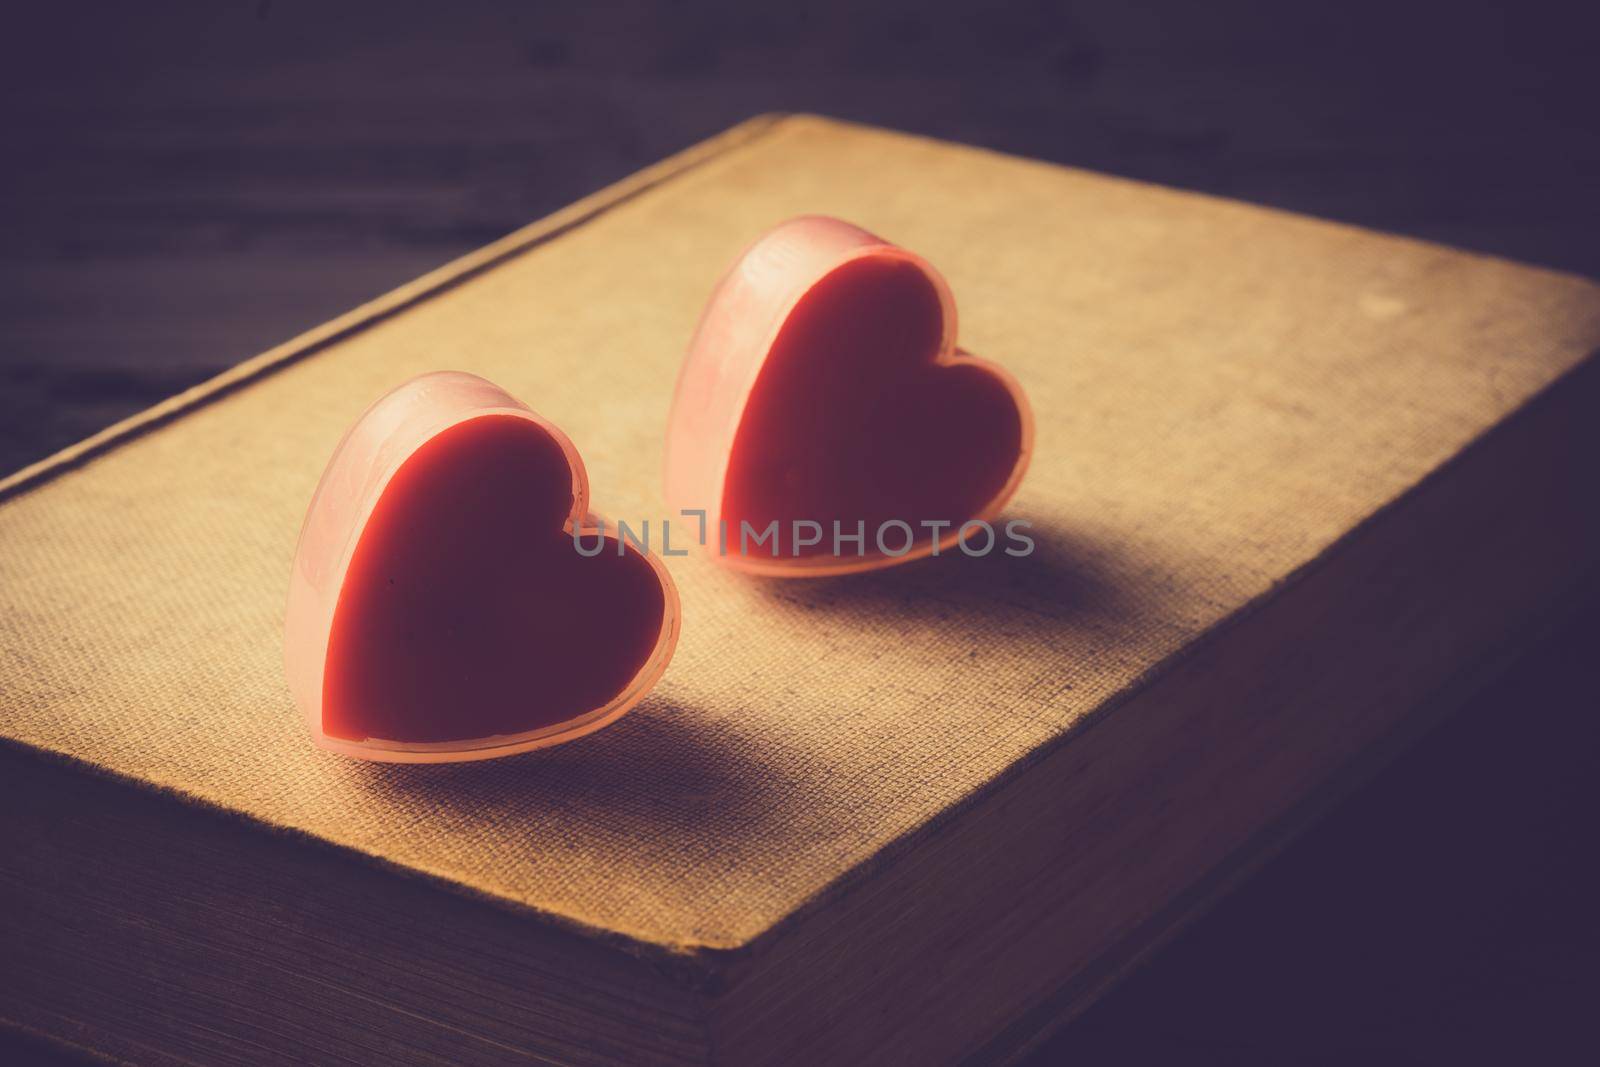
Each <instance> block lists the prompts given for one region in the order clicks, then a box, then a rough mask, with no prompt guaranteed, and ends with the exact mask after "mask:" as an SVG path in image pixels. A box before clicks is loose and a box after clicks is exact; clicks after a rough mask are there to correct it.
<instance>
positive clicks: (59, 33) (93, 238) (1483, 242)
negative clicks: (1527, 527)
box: [0, 0, 1600, 1065]
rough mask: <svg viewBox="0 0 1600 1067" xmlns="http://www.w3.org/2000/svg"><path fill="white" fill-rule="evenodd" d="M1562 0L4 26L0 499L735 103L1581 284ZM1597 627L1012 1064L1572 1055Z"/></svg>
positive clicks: (1590, 950)
mask: <svg viewBox="0 0 1600 1067" xmlns="http://www.w3.org/2000/svg"><path fill="white" fill-rule="evenodd" d="M1588 6H1589V5H1577V4H1571V5H1565V4H1563V5H1557V4H1541V3H1532V4H1528V3H1523V4H1512V3H1506V4H1499V5H1494V4H1482V3H1474V2H1465V3H1456V4H1448V5H1437V6H1428V5H1416V4H1404V3H1393V2H1389V3H1378V2H1368V0H1356V2H1353V3H1341V4H1337V5H1334V4H1324V5H1317V6H1315V7H1310V6H1304V7H1302V5H1295V4H1292V3H1290V4H1286V3H1283V2H1268V0H1214V2H1211V3H1205V4H1195V3H1179V2H1172V3H1164V4H1153V5H1151V4H1127V3H1119V2H1116V0H1091V2H1084V3H1076V4H1071V5H1052V4H1048V3H1014V2H1007V3H992V4H983V5H976V4H975V5H972V6H971V9H970V10H967V9H960V8H953V7H952V8H949V9H947V10H946V9H943V5H930V4H928V3H898V4H889V5H872V4H865V3H849V4H844V3H828V4H822V5H797V6H788V5H782V6H778V5H765V4H760V3H750V2H744V3H731V2H730V3H725V4H716V5H689V4H654V3H643V2H640V3H629V4H587V5H572V6H570V7H556V6H551V5H534V4H512V3H503V4H502V3H484V4H475V5H447V4H427V5H424V4H411V3H386V4H355V5H351V4H340V5H319V4H312V3H309V2H300V3H292V2H281V0H280V2H277V3H231V4H219V3H211V4H198V3H196V4H159V5H158V4H150V5H132V4H109V3H108V4H78V3H61V4H33V5H28V6H26V7H20V8H14V9H8V10H7V11H6V12H5V21H4V24H3V25H4V27H5V28H4V30H3V31H0V151H3V153H4V163H3V165H0V470H6V471H9V470H11V469H14V468H17V467H20V466H22V465H24V464H26V463H28V462H31V461H33V460H36V459H39V458H41V457H43V456H45V455H47V454H49V453H50V452H52V451H54V450H55V449H57V448H60V447H62V446H64V445H67V444H70V443H71V442H73V441H75V440H77V439H79V438H81V437H83V436H86V435H88V434H90V433H92V432H94V431H96V430H98V429H100V428H102V427H103V426H105V425H107V424H108V423H110V422H112V421H115V420H116V419H118V418H121V417H123V416H125V415H128V414H131V413H133V412H134V411H137V410H139V409H140V408H143V407H145V406H147V405H149V404H151V403H154V402H155V401H157V400H160V399H162V398H163V397H165V396H167V395H169V394H171V393H174V392H176V391H178V390H180V389H182V388H185V387H186V386H189V385H191V384H194V383H195V382H198V381H200V380H202V379H204V378H206V377H208V376H210V375H211V374H213V373H215V372H217V371H219V370H221V369H223V368H225V367H227V366H228V365H230V364H232V363H234V362H236V361H238V360H239V359H242V358H244V357H246V356H249V355H252V354H254V353H255V352H257V351H260V350H262V349H265V348H267V347H269V346H271V345H273V344H275V343H277V342H279V341H282V340H284V339H286V338H287V337H289V336H291V335H293V334H295V333H297V332H299V331H301V330H303V329H305V328H307V327H310V326H313V325H315V324H317V323H318V322H321V321H323V320H325V319H327V318H330V317H332V316H333V315H335V314H337V313H339V312H341V311H344V310H346V309H347V308H349V307H350V306H352V305H354V304H355V303H358V302H360V301H361V300H364V299H366V298H368V297H370V296H373V295H375V294H377V293H379V292H382V291H383V290H385V289H387V288H389V287H392V286H393V285H396V284H398V283H400V282H402V281H405V280H407V279H409V278H411V277H413V276H415V275H416V274H418V273H420V272H422V271H424V270H426V269H428V268H431V267H433V266H436V265H438V264H439V263H441V262H443V261H445V260H447V259H450V258H451V257H453V256H455V255H457V254H459V253H461V252H464V251H467V250H469V249H471V248H473V247H475V246H477V245H479V244H482V243H484V242H485V241H488V240H490V239H492V238H495V237H497V236H500V235H501V234H503V233H505V232H507V231H509V230H511V229H513V228H515V227H517V226H519V225H521V224H522V223H524V222H526V221H528V220H530V219H532V218H534V217H536V216H538V215H541V214H543V213H546V212H548V211H550V210H553V209H555V208H557V207H559V206H561V205H562V204H564V203H567V202H569V201H571V200H573V199H575V198H577V197H579V196H581V195H583V194H584V193H587V192H589V191H591V190H593V189H594V188H596V187H597V186H599V185H601V184H604V183H605V182H608V181H611V180H613V179H615V178H618V177H621V176H622V175H624V174H626V173H628V172H630V171H632V170H634V169H636V168H637V167H639V166H640V165H642V164H644V163H647V162H650V161H652V160H654V159H656V158H659V157H661V156H663V155H666V154H668V153H670V152H672V151H674V150H676V149H678V148H681V147H683V146H685V145H687V144H689V143H691V142H693V141H695V140H697V139H699V138H702V137H704V136H708V135H710V134H712V133H714V132H716V131H717V130H719V129H722V128H724V127H726V126H728V125H731V124H732V123H734V122H736V121H738V120H740V119H743V118H745V117H747V116H749V115H751V114H754V113H756V112H760V111H766V110H810V111H820V112H824V113H828V114H833V115H839V116H843V117H847V118H855V119H861V120H865V121H870V122H875V123H880V124H883V125H889V126H895V127H899V128H902V129H908V130H914V131H917V132H923V133H928V134H933V135H937V136H941V137H947V138H951V139H955V140H962V141H967V142H972V143H977V144H984V145H989V146H993V147H997V148H1001V149H1005V150H1008V151H1013V152H1018V153H1021V154H1026V155H1031V156H1038V157H1042V158H1046V159H1052V160H1057V161H1060V162H1065V163H1071V164H1075V165H1078V166H1084V167H1090V168H1094V169H1098V170H1103V171H1108V172H1112V173H1117V174H1124V175H1130V176H1133V177H1138V178H1144V179H1148V180H1152V181H1158V182H1164V183H1168V184H1175V185H1181V186H1186V187H1190V188H1195V189H1202V190H1206V191H1209V192H1214V193H1218V194H1222V195H1226V196H1233V197H1238V198H1241V199H1245V200H1250V201H1254V202H1257V203H1263V204H1272V205H1276V206H1279V207H1284V208H1288V209H1292V210H1296V211H1302V212H1307V213H1311V214H1317V215H1322V216H1325V217H1330V218H1337V219H1341V220H1345V221H1349V222H1355V223H1359V224H1362V225H1366V226H1371V227H1375V228H1379V229H1384V230H1391V231H1399V232H1404V233H1410V234H1415V235H1418V236H1422V237H1427V238H1430V239H1435V240H1440V241H1444V242H1447V243H1450V244H1454V245H1458V246H1462V247H1467V248H1473V249H1478V250H1482V251H1487V252H1493V253H1496V254H1500V255H1505V256H1510V257H1513V258H1517V259H1522V260H1526V261H1530V262H1535V263H1541V264H1545V265H1549V266H1554V267H1559V268H1563V269H1567V270H1572V271H1577V272H1581V273H1587V274H1589V275H1592V276H1597V275H1600V243H1597V241H1596V238H1597V236H1600V119H1597V114H1600V75H1597V63H1600V59H1597V56H1600V48H1597V45H1600V39H1597V36H1596V33H1595V31H1594V24H1593V21H1592V18H1591V17H1590V16H1589V15H1588V14H1587V7H1588ZM3 550H4V546H3V545H0V551H3ZM1594 614H1595V613H1593V612H1590V613H1589V615H1588V616H1586V617H1585V621H1584V622H1583V624H1582V625H1580V626H1579V627H1577V628H1576V629H1574V630H1571V631H1570V632H1569V634H1568V635H1567V636H1566V637H1565V638H1563V639H1562V641H1558V642H1556V643H1555V644H1554V645H1553V646H1551V650H1547V651H1546V652H1544V653H1541V655H1544V656H1546V657H1547V659H1545V660H1542V661H1537V662H1535V664H1534V666H1533V667H1531V668H1525V669H1524V670H1523V671H1522V672H1521V673H1520V674H1519V675H1517V676H1516V679H1514V682H1515V684H1509V685H1508V686H1502V687H1501V688H1500V689H1498V690H1496V693H1495V694H1493V695H1491V697H1490V698H1488V699H1487V701H1486V702H1485V701H1480V702H1479V703H1478V704H1477V705H1475V706H1474V709H1473V710H1472V711H1470V712H1469V713H1468V714H1467V715H1465V716H1464V717H1462V718H1461V719H1459V720H1458V721H1457V722H1456V723H1454V724H1452V725H1450V726H1448V727H1446V728H1445V729H1443V730H1441V731H1439V732H1438V733H1436V734H1435V735H1433V736H1432V737H1430V739H1428V740H1427V741H1426V742H1425V743H1424V744H1423V745H1422V746H1420V747H1419V748H1418V749H1417V750H1415V751H1414V752H1412V753H1411V754H1410V755H1408V756H1407V757H1406V758H1405V759H1404V760H1403V761H1402V762H1401V763H1400V764H1399V765H1397V766H1396V767H1395V768H1393V769H1392V770H1391V771H1389V772H1386V773H1385V774H1384V775H1383V776H1382V777H1381V778H1380V779H1379V780H1378V781H1377V782H1376V783H1374V784H1373V785H1372V786H1371V787H1369V788H1367V789H1366V790H1364V791H1363V792H1362V793H1361V794H1360V795H1359V796H1358V797H1357V798H1355V799H1354V800H1353V801H1352V802H1351V803H1349V804H1347V805H1345V806H1344V807H1343V808H1341V809H1340V811H1339V812H1337V813H1336V814H1335V815H1334V816H1332V817H1331V818H1330V819H1328V820H1327V821H1325V822H1324V823H1323V824H1321V825H1320V826H1319V827H1318V828H1317V829H1316V830H1314V831H1313V832H1312V833H1311V834H1310V835H1308V836H1307V837H1306V838H1304V839H1302V840H1301V841H1300V842H1299V843H1297V844H1296V845H1294V846H1293V847H1292V848H1291V849H1290V850H1289V851H1288V852H1287V853H1286V854H1284V855H1283V856H1282V857H1281V858H1279V859H1278V860H1277V861H1275V862H1274V863H1273V864H1272V865H1271V866H1270V867H1269V868H1268V869H1267V870H1266V871H1264V872H1263V873H1262V874H1261V875H1260V876H1259V877H1257V878H1256V879H1255V880H1254V881H1252V882H1251V883H1250V884H1249V885H1247V886H1246V887H1245V888H1244V889H1243V890H1241V891H1240V892H1239V893H1237V894H1236V895H1235V896H1233V897H1232V898H1230V899H1229V900H1228V901H1227V902H1225V903H1224V904H1223V905H1222V906H1221V907H1219V908H1218V909H1217V910H1216V911H1215V912H1213V913H1212V914H1211V915H1210V916H1209V917H1207V918H1206V919H1205V920H1203V921H1202V922H1200V923H1199V924H1197V925H1196V926H1194V927H1192V928H1191V929H1190V930H1189V931H1188V932H1187V933H1186V934H1185V935H1184V936H1183V937H1181V938H1180V939H1179V940H1178V941H1177V942H1175V943H1174V944H1173V945H1172V946H1170V947H1169V948H1168V949H1167V950H1165V951H1164V952H1163V953H1161V954H1160V955H1159V956H1158V957H1157V958H1156V959H1154V960H1152V961H1151V962H1150V963H1149V964H1148V965H1147V966H1146V967H1145V968H1144V969H1143V970H1142V971H1141V972H1140V973H1139V974H1137V975H1136V976H1135V977H1134V978H1133V979H1132V980H1130V981H1129V982H1127V983H1126V984H1125V985H1123V986H1122V987H1121V988H1119V989H1118V990H1117V991H1116V992H1114V993H1113V994H1112V995H1111V996H1110V997H1108V998H1107V999H1106V1000H1105V1001H1103V1002H1102V1003H1101V1004H1100V1005H1099V1006H1097V1007H1096V1008H1095V1009H1094V1010H1093V1011H1091V1012H1090V1013H1089V1014H1088V1015H1087V1016H1086V1017H1084V1018H1083V1019H1081V1020H1079V1021H1078V1022H1077V1023H1076V1024H1074V1025H1073V1026H1071V1027H1070V1028H1068V1029H1067V1030H1066V1031H1065V1032H1064V1033H1062V1034H1061V1035H1060V1036H1059V1037H1057V1038H1056V1039H1055V1040H1053V1041H1052V1042H1051V1043H1050V1044H1049V1045H1048V1046H1047V1047H1046V1048H1044V1049H1043V1050H1041V1051H1040V1053H1038V1055H1037V1056H1036V1058H1035V1062H1036V1063H1039V1064H1044V1063H1053V1062H1059V1061H1062V1060H1066V1059H1072V1060H1074V1061H1076V1062H1087V1063H1113V1064H1115V1063H1148V1062H1162V1063H1167V1062H1178V1063H1247V1064H1263V1065H1266V1064H1273V1065H1278V1064H1292V1063H1319V1064H1320V1063H1353V1062H1386V1063H1387V1062H1394V1063H1404V1062H1421V1063H1430V1062H1461V1061H1463V1060H1478V1059H1483V1060H1495V1061H1502V1062H1503V1060H1501V1055H1502V1054H1504V1055H1505V1056H1507V1057H1508V1058H1509V1059H1511V1060H1523V1061H1528V1060H1531V1061H1532V1062H1556V1061H1566V1060H1569V1059H1571V1060H1573V1061H1577V1060H1580V1059H1581V1060H1589V1061H1593V1058H1595V1057H1596V1056H1597V1055H1600V1042H1597V1041H1596V1040H1595V1038H1594V1036H1593V1035H1592V1033H1591V1027H1590V1024H1589V1022H1588V1018H1587V1016H1588V1015H1589V1013H1590V1012H1591V1010H1592V1007H1593V1005H1594V1004H1595V1003H1596V1002H1597V1000H1600V980H1597V978H1596V977H1595V975H1594V973H1593V967H1594V963H1595V961H1596V959H1597V949H1600V933H1597V930H1600V927H1597V922H1596V919H1595V917H1594V914H1593V911H1594V907H1593V905H1594V901H1595V900H1596V899H1597V898H1600V875H1597V874H1596V870H1595V867H1594V863H1593V859H1592V852H1593V842H1594V840H1595V836H1596V822H1595V818H1594V817H1595V815H1596V813H1597V812H1600V802H1597V801H1600V775H1597V774H1596V772H1597V771H1600V758H1597V755H1596V753H1597V745H1596V742H1597V741H1600V731H1597V730H1596V727H1595V726H1594V725H1593V723H1592V720H1593V718H1594V712H1595V711H1596V710H1597V709H1600V687H1597V686H1596V685H1595V684H1594V683H1593V682H1591V681H1589V680H1588V678H1587V676H1586V672H1585V671H1584V670H1583V669H1582V668H1583V666H1584V660H1585V658H1586V657H1587V656H1590V655H1592V653H1593V650H1594V646H1595V640H1594V638H1595V635H1596V633H1597V632H1600V627H1597V626H1596V625H1595V623H1594V620H1593V618H1592V616H1593V615H1594ZM1552 657H1553V658H1552ZM12 1044H13V1045H15V1046H16V1047H15V1048H14V1049H9V1050H0V1051H13V1052H15V1054H17V1055H24V1054H27V1055H32V1054H34V1053H37V1052H38V1051H39V1050H38V1049H36V1048H34V1047H33V1046H29V1045H26V1044H23V1045H16V1041H15V1039H12ZM1580 1050H1581V1051H1582V1052H1586V1053H1588V1054H1589V1055H1587V1056H1575V1055H1573V1054H1576V1053H1579V1052H1580ZM1541 1052H1542V1053H1544V1054H1543V1055H1540V1053H1541ZM1513 1053H1516V1054H1517V1055H1512V1054H1513ZM1523 1053H1526V1055H1524V1054H1523Z"/></svg>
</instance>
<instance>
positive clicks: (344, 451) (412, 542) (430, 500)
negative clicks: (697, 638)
mask: <svg viewBox="0 0 1600 1067" xmlns="http://www.w3.org/2000/svg"><path fill="white" fill-rule="evenodd" d="M588 501H589V485H588V479H587V477H586V475H585V473H584V469H583V461H582V460H581V459H579V458H578V453H577V451H576V450H575V449H574V448H573V446H572V442H571V441H569V440H568V439H567V437H566V435H565V434H563V433H562V432H561V431H560V430H558V429H557V428H556V427H554V426H552V425H551V424H550V423H548V422H546V421H545V420H543V419H541V418H539V416H537V415H535V414H534V413H533V412H532V411H530V410H528V408H527V407H525V406H524V405H522V404H521V403H519V402H518V401H516V400H515V399H513V398H512V397H511V396H509V395H508V394H506V393H505V392H504V391H502V390H501V389H499V388H498V387H497V386H495V385H493V384H491V383H489V382H486V381H484V380H483V379H482V378H477V377H474V376H472V375H470V374H458V373H440V374H428V375H424V376H423V377H420V378H416V379H414V380H412V381H410V382H407V383H406V384H405V385H402V386H400V387H399V388H398V389H396V390H395V391H394V392H392V393H390V394H389V395H387V396H385V397H384V398H383V399H381V400H379V401H378V402H377V403H376V404H374V405H373V406H372V407H371V408H369V409H368V410H367V412H366V413H365V414H364V415H362V416H361V418H360V419H359V420H358V421H357V422H356V424H355V425H354V426H353V427H352V428H351V429H350V431H349V433H347V434H346V435H345V438H344V440H343V441H342V442H340V444H339V447H338V449H337V450H336V451H335V452H334V454H333V459H332V460H330V461H329V463H328V468H327V470H326V471H325V472H324V473H323V476H322V482H321V484H319V485H318V486H317V491H316V494H315V495H314V496H313V497H312V499H311V507H310V509H309V511H308V512H307V513H306V519H305V525H304V527H303V528H302V529H301V531H300V543H299V546H298V548H297V549H296V551H295V561H294V570H293V574H292V577H291V579H290V586H289V605H288V611H287V616H286V622H285V633H284V658H285V664H286V666H287V669H288V676H289V688H290V690H291V692H292V693H293V694H294V698H295V702H296V703H297V704H298V705H299V706H300V708H301V710H302V711H303V712H304V713H305V716H306V721H307V723H308V725H309V726H310V728H311V733H312V737H313V738H314V739H315V740H316V742H317V744H319V745H321V746H322V747H324V748H328V749H332V750H334V751H336V752H341V753H344V754H346V755H350V756H357V757H360V758H362V759H372V760H387V761H394V762H416V763H422V762H428V763H431V762H445V761H451V760H468V759H484V758H488V757H492V756H502V755H509V754H511V753H514V752H523V751H526V750H528V749H532V748H539V747H542V746H545V745H553V744H558V743H560V742H563V741H568V740H571V739H573V738H576V737H580V736H582V735H584V734H586V733H590V732H592V731H594V730H598V729H599V728H600V727H602V726H604V725H606V724H607V723H609V722H612V721H613V720H615V719H617V718H619V717H620V716H621V715H622V714H623V713H624V712H626V711H627V710H628V709H629V708H631V707H632V706H633V705H634V704H636V703H637V702H638V701H639V699H640V698H641V697H643V696H644V694H645V693H646V692H647V691H648V690H649V689H650V687H651V686H652V685H654V684H655V682H656V680H657V679H658V678H660V676H661V673H662V672H663V671H664V670H666V666H667V661H668V660H669V659H671V658H672V650H673V646H674V645H675V644H676V641H677V635H678V596H677V592H676V590H675V589H674V587H673V585H672V580H671V579H670V578H669V577H668V576H667V572H666V570H665V568H663V567H662V565H661V563H660V561H659V560H657V559H656V558H655V557H654V556H652V555H650V554H648V553H646V552H642V551H640V550H639V549H638V548H637V547H636V546H635V545H633V544H631V543H622V542H619V541H618V540H617V539H616V538H615V537H612V536H604V535H602V534H601V533H600V532H598V531H597V530H596V528H595V525H594V523H593V521H592V520H590V519H588V518H587V516H588V511H587V508H588ZM575 533H576V534H577V535H578V536H580V537H581V538H582V540H581V542H580V541H578V540H575V536H574V535H575Z"/></svg>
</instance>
